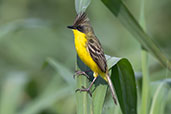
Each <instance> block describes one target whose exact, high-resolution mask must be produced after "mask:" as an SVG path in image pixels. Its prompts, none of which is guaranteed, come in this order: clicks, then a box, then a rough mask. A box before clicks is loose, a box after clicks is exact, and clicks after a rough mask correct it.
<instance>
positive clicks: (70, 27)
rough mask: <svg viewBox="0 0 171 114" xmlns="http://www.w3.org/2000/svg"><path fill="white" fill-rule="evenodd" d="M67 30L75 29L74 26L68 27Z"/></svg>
mask: <svg viewBox="0 0 171 114" xmlns="http://www.w3.org/2000/svg"><path fill="white" fill-rule="evenodd" d="M67 28H69V29H75V27H74V26H67Z"/></svg>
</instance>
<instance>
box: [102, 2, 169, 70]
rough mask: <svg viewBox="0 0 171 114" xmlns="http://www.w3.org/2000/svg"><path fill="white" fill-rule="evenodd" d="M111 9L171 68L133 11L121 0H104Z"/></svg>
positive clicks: (150, 50) (147, 48)
mask: <svg viewBox="0 0 171 114" xmlns="http://www.w3.org/2000/svg"><path fill="white" fill-rule="evenodd" d="M102 2H103V3H104V4H105V5H106V6H107V7H108V8H109V10H110V11H111V12H112V13H113V14H114V15H115V16H117V17H118V19H119V20H120V22H121V23H122V24H123V25H124V27H125V28H127V30H128V31H129V32H130V33H131V34H132V35H133V36H134V38H136V39H137V40H138V41H139V43H140V44H141V45H142V46H143V47H144V48H145V49H146V50H148V51H149V52H151V53H152V54H153V55H154V56H155V57H156V58H157V59H158V60H159V61H160V63H161V64H163V65H164V66H165V67H167V68H168V69H170V70H171V62H170V61H169V60H168V59H167V58H166V57H165V56H164V54H163V53H161V51H160V49H159V48H158V47H157V45H156V44H155V43H154V42H153V41H152V40H151V39H150V37H149V36H148V35H147V34H146V33H145V32H144V30H143V29H142V27H141V26H140V25H139V24H138V22H137V21H136V19H135V18H134V17H133V15H132V14H131V12H130V11H129V10H128V8H127V7H126V5H125V4H124V3H123V2H122V1H121V0H102Z"/></svg>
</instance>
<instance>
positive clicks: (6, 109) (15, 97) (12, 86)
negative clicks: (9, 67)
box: [0, 72, 28, 114]
mask: <svg viewBox="0 0 171 114" xmlns="http://www.w3.org/2000/svg"><path fill="white" fill-rule="evenodd" d="M27 81H28V79H27V76H26V74H25V73H23V72H13V73H12V74H10V75H9V76H8V77H7V78H6V80H5V82H4V84H3V85H2V91H1V95H0V96H1V98H0V99H1V100H0V101H1V102H0V114H17V109H18V108H19V103H20V100H21V96H22V93H23V91H24V87H25V84H26V82H27Z"/></svg>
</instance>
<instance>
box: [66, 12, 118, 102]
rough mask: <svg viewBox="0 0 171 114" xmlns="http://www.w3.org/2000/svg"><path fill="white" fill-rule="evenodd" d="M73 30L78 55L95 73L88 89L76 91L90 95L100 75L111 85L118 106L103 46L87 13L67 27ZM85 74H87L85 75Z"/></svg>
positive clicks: (78, 16) (80, 14) (81, 14)
mask: <svg viewBox="0 0 171 114" xmlns="http://www.w3.org/2000/svg"><path fill="white" fill-rule="evenodd" d="M67 27H68V28H69V29H72V31H73V34H74V42H75V49H76V52H77V55H78V56H79V58H80V59H81V61H83V63H85V65H87V66H88V67H89V68H90V69H91V70H92V71H93V77H94V79H93V81H92V82H91V84H90V86H89V87H88V88H85V87H84V86H82V88H81V89H77V90H76V91H81V92H83V91H86V92H88V93H89V94H90V96H91V92H90V89H91V87H92V85H93V84H94V82H95V81H96V79H97V77H98V76H99V75H100V76H101V77H102V78H103V79H104V80H105V81H106V82H107V83H108V85H109V87H110V90H111V93H112V98H113V100H114V103H115V104H117V100H116V96H115V91H114V87H113V85H112V81H111V79H110V76H109V71H108V66H107V61H106V58H105V55H104V51H103V48H102V45H101V43H100V41H99V40H98V38H97V37H96V35H95V33H94V30H93V28H92V26H91V24H90V20H89V18H88V17H87V14H86V13H85V12H81V13H79V14H78V15H77V16H76V18H75V21H74V23H73V25H71V26H67ZM83 74H85V73H83Z"/></svg>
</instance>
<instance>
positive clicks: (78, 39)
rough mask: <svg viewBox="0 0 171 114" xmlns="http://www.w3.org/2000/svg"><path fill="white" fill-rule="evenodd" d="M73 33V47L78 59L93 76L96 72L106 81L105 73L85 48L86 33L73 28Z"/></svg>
mask: <svg viewBox="0 0 171 114" xmlns="http://www.w3.org/2000/svg"><path fill="white" fill-rule="evenodd" d="M73 33H74V36H75V49H76V51H77V54H78V56H79V57H80V59H81V60H82V61H83V62H84V63H85V64H86V65H87V66H88V67H89V68H90V69H91V70H92V71H93V72H94V77H97V76H98V74H100V76H101V77H102V78H103V79H104V80H106V81H107V78H106V73H103V72H102V71H101V70H100V68H99V67H98V65H97V64H96V63H95V62H94V60H93V59H92V57H91V55H90V53H89V52H88V50H87V42H88V40H87V38H86V34H84V33H82V32H80V31H78V30H76V29H73Z"/></svg>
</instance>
